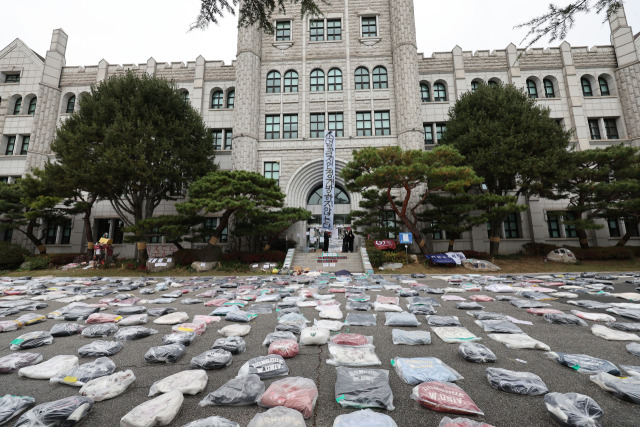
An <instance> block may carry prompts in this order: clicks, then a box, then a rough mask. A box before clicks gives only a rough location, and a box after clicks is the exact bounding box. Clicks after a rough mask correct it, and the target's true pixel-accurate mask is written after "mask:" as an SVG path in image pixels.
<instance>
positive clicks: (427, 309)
mask: <svg viewBox="0 0 640 427" xmlns="http://www.w3.org/2000/svg"><path fill="white" fill-rule="evenodd" d="M409 313H412V314H416V315H426V316H429V315H432V314H436V313H437V311H436V308H435V307H434V306H433V305H431V304H420V305H416V304H409Z"/></svg>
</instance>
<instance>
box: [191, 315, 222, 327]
mask: <svg viewBox="0 0 640 427" xmlns="http://www.w3.org/2000/svg"><path fill="white" fill-rule="evenodd" d="M219 321H220V318H219V317H214V316H206V315H204V314H196V315H195V316H193V322H192V323H206V324H207V325H210V324H212V323H214V322H219Z"/></svg>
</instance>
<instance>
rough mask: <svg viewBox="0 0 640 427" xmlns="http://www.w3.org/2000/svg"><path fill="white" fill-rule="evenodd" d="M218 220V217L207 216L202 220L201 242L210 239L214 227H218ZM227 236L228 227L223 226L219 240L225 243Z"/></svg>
mask: <svg viewBox="0 0 640 427" xmlns="http://www.w3.org/2000/svg"><path fill="white" fill-rule="evenodd" d="M219 222H220V218H207V219H206V220H205V221H204V224H203V226H202V235H203V238H202V242H203V243H207V242H208V241H209V240H211V237H212V236H213V233H214V232H215V231H216V228H218V224H219ZM228 237H229V233H228V227H225V228H224V230H222V235H221V236H220V241H219V242H220V243H227V241H228Z"/></svg>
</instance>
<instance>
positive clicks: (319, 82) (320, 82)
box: [309, 68, 326, 92]
mask: <svg viewBox="0 0 640 427" xmlns="http://www.w3.org/2000/svg"><path fill="white" fill-rule="evenodd" d="M325 89H326V86H325V74H324V70H322V69H321V68H314V69H313V70H311V74H309V90H310V91H311V92H324V91H325Z"/></svg>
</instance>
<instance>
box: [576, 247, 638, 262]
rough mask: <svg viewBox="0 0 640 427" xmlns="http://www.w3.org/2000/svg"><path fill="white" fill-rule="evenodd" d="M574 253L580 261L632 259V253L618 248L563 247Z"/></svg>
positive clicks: (629, 250)
mask: <svg viewBox="0 0 640 427" xmlns="http://www.w3.org/2000/svg"><path fill="white" fill-rule="evenodd" d="M565 247H566V248H567V249H569V250H570V251H571V252H573V253H574V255H575V256H576V258H578V259H579V260H580V261H609V260H615V259H620V260H623V259H633V251H632V250H631V249H629V248H625V247H620V246H610V247H604V248H601V247H595V248H587V249H582V248H579V247H571V246H565Z"/></svg>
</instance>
